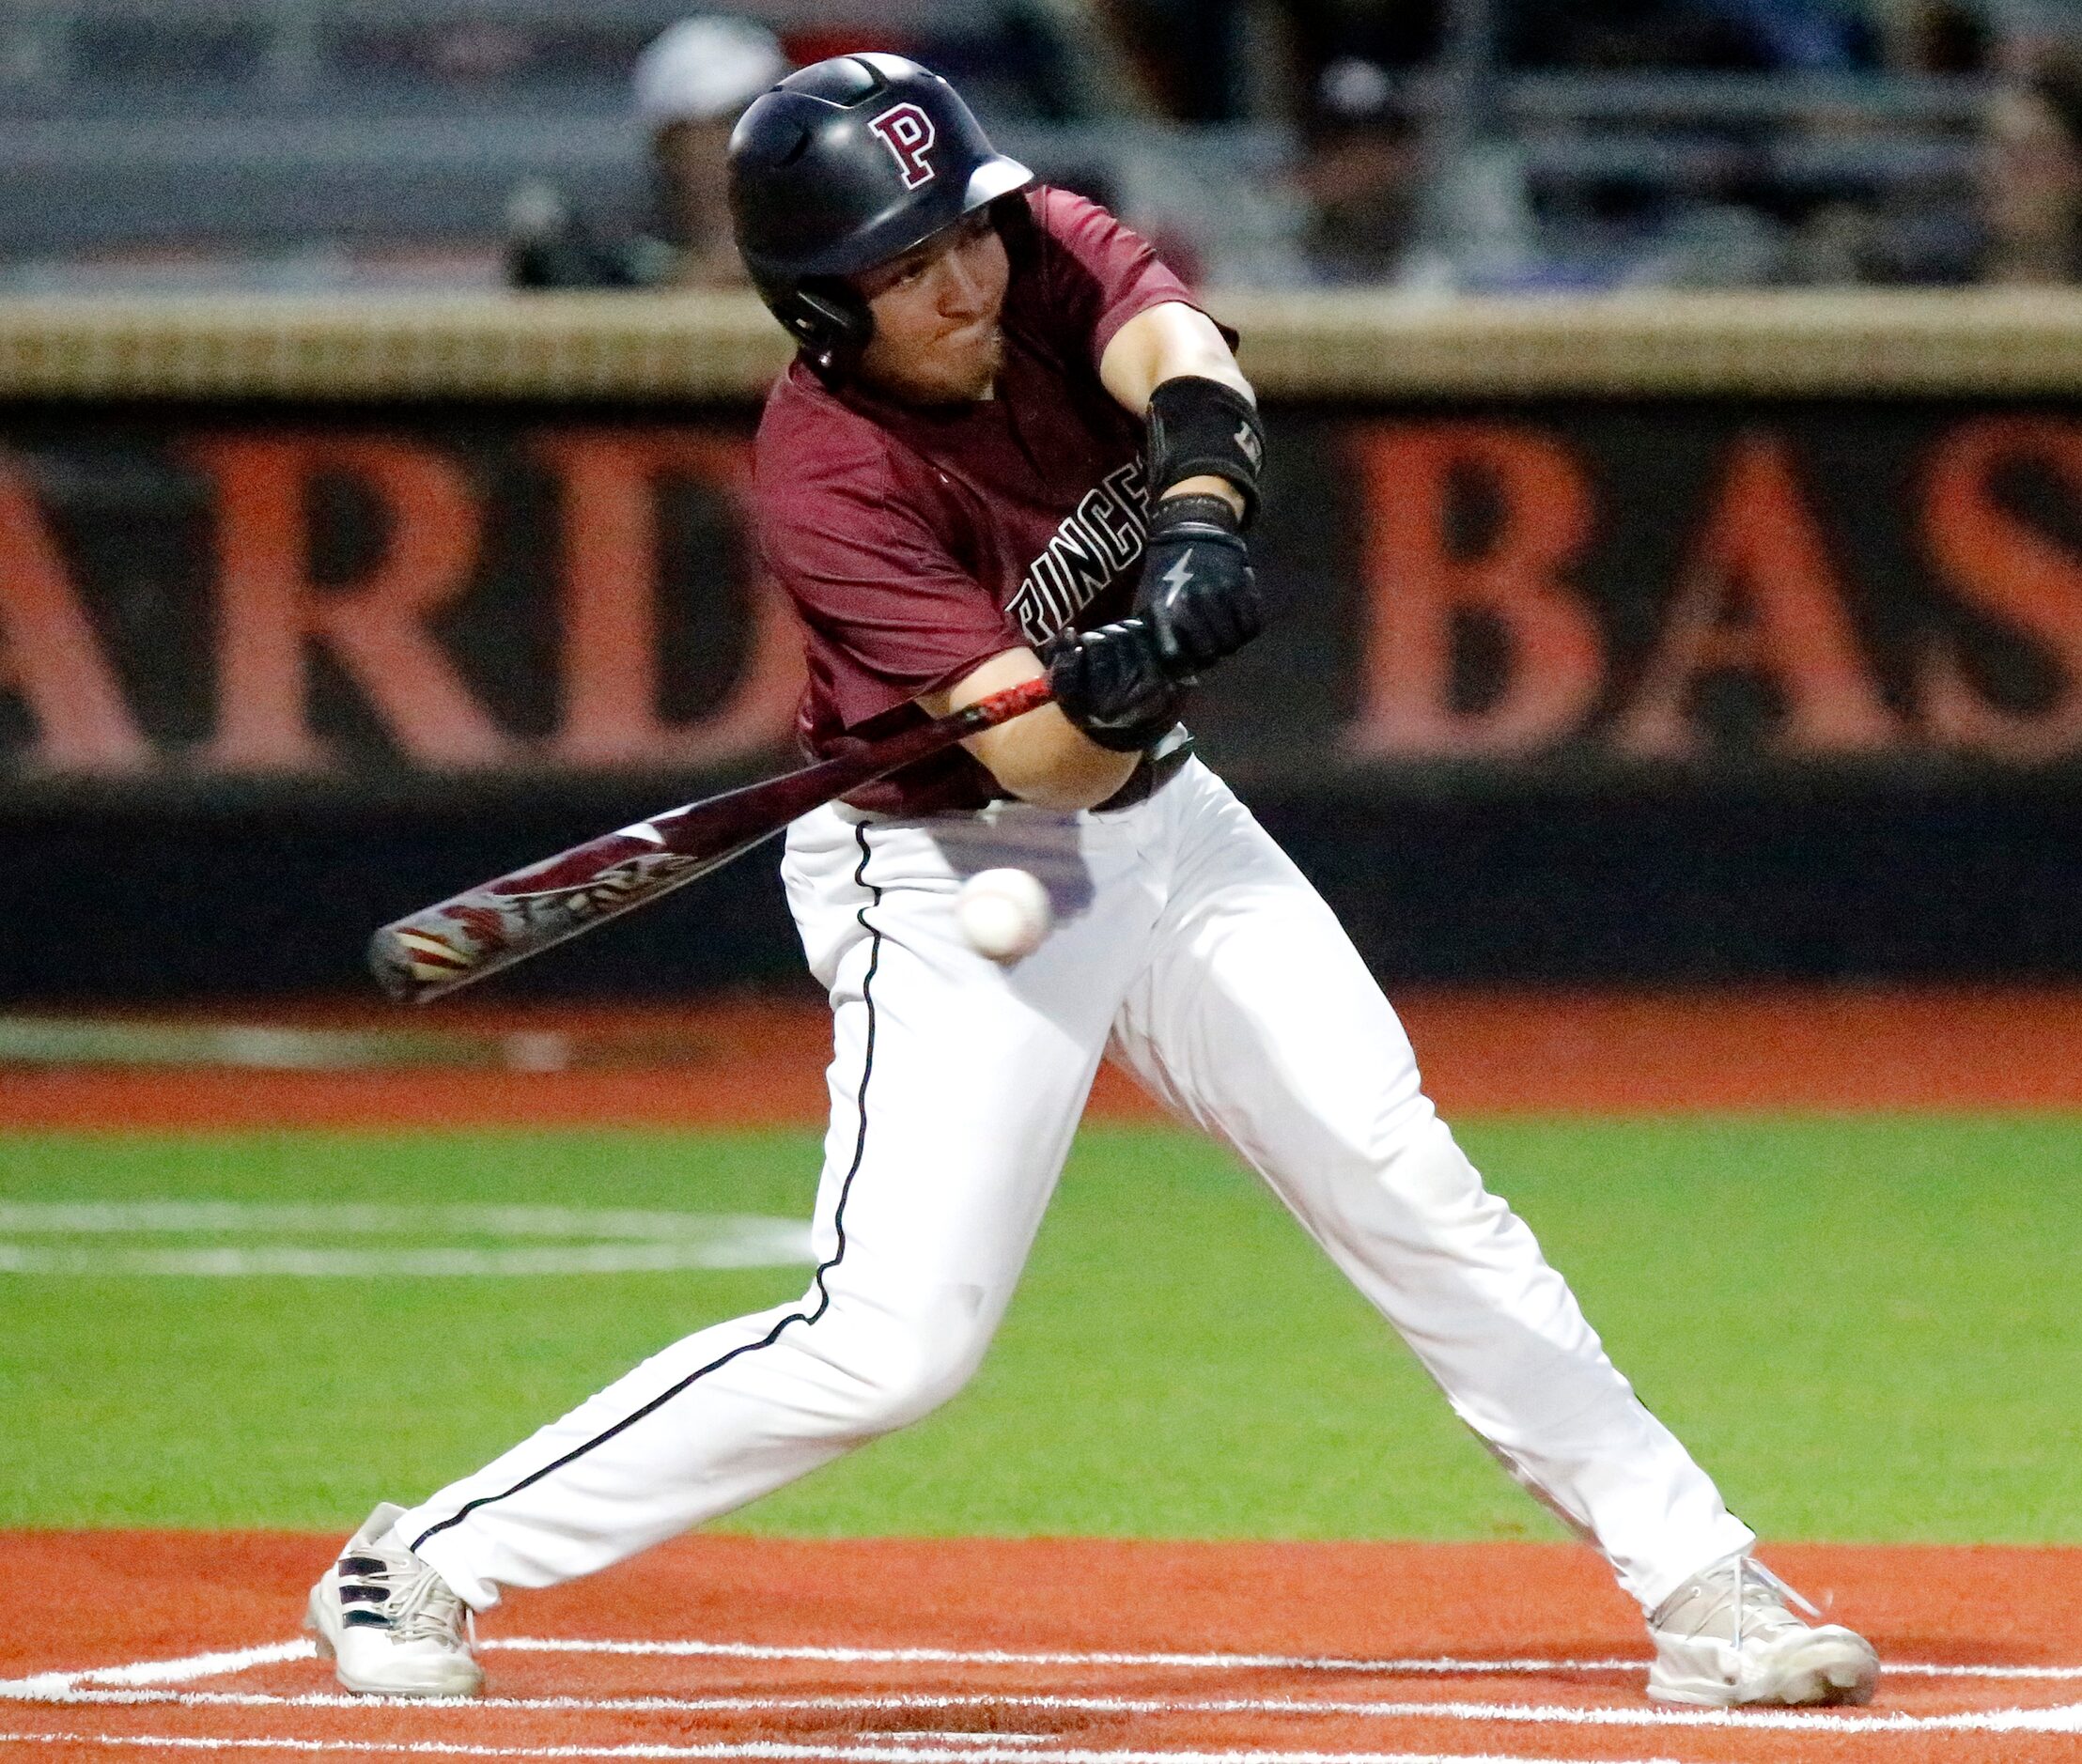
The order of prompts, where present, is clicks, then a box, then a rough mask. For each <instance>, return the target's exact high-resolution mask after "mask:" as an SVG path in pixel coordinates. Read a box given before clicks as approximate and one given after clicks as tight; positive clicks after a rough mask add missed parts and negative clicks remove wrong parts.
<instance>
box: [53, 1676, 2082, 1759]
mask: <svg viewBox="0 0 2082 1764" xmlns="http://www.w3.org/2000/svg"><path fill="white" fill-rule="evenodd" d="M36 1700H38V1701H39V1702H43V1703H46V1704H68V1705H74V1706H77V1705H82V1704H101V1705H117V1706H126V1707H135V1706H141V1705H160V1706H171V1707H177V1708H184V1709H371V1708H378V1709H417V1710H449V1711H451V1712H457V1711H460V1712H470V1711H474V1710H509V1711H521V1712H530V1713H537V1714H544V1713H559V1712H561V1713H575V1714H614V1715H658V1714H707V1715H721V1714H845V1713H870V1714H872V1713H877V1712H895V1711H898V1710H954V1709H992V1710H1001V1709H1002V1710H1022V1711H1033V1712H1062V1713H1068V1714H1089V1715H1169V1716H1179V1715H1185V1716H1201V1717H1209V1716H1216V1717H1219V1716H1231V1715H1277V1716H1290V1717H1292V1716H1299V1717H1303V1718H1311V1717H1313V1718H1325V1717H1330V1718H1339V1719H1343V1718H1358V1719H1363V1720H1369V1721H1416V1720H1439V1721H1457V1722H1478V1723H1487V1722H1500V1723H1505V1724H1508V1725H1520V1726H1575V1727H1714V1728H1729V1727H1741V1728H1756V1729H1767V1730H1771V1731H1775V1732H1822V1733H1834V1734H1841V1733H2082V1703H2071V1704H2062V1705H2059V1706H2058V1707H2054V1708H2050V1709H2000V1710H1961V1711H1957V1712H1951V1713H1939V1714H1934V1715H1913V1714H1908V1713H1906V1712H1904V1711H1900V1710H1886V1711H1883V1712H1881V1713H1878V1714H1868V1713H1864V1712H1862V1711H1857V1710H1829V1711H1827V1712H1823V1711H1820V1710H1794V1709H1778V1710H1770V1709H1734V1710H1724V1709H1684V1708H1669V1707H1664V1706H1660V1705H1641V1706H1638V1707H1630V1708H1624V1709H1606V1708H1583V1707H1580V1706H1578V1705H1575V1704H1567V1703H1486V1702H1464V1701H1436V1702H1435V1701H1422V1700H1404V1701H1391V1700H1381V1699H1368V1700H1364V1701H1349V1700H1335V1699H1330V1698H1314V1697H1282V1696H1264V1697H1246V1696H1235V1697H1158V1696H1081V1695H1076V1694H1029V1693H1018V1692H966V1691H959V1692H956V1691H951V1692H946V1693H933V1692H925V1691H920V1692H910V1693H904V1694H886V1695H874V1694H868V1695H831V1694H802V1695H762V1696H574V1695H552V1696H478V1697H440V1698H434V1697H373V1696H355V1695H351V1694H343V1693H339V1692H329V1691H312V1692H303V1693H297V1694H268V1693H265V1692H242V1691H145V1690H95V1689H75V1690H72V1691H70V1692H67V1693H64V1694H58V1695H54V1696H49V1697H42V1698H38V1699H36ZM1281 1756H1286V1754H1284V1753H1282V1755H1281Z"/></svg>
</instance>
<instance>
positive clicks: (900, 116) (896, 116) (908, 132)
mask: <svg viewBox="0 0 2082 1764" xmlns="http://www.w3.org/2000/svg"><path fill="white" fill-rule="evenodd" d="M867 126H868V127H869V128H870V129H872V130H874V131H875V132H876V133H877V134H878V135H879V136H880V137H881V140H882V145H883V146H884V147H887V148H889V150H890V151H891V153H893V154H894V155H895V157H896V169H897V170H898V171H900V172H902V173H903V174H904V188H905V189H906V190H916V189H917V188H918V186H919V185H920V184H924V183H929V182H931V181H932V176H933V168H932V167H931V166H930V165H929V164H927V163H926V162H925V149H926V148H927V147H931V146H932V144H933V143H934V142H935V141H936V140H938V139H939V138H940V136H939V132H938V131H937V130H935V129H934V127H933V119H932V118H931V117H930V116H926V115H925V113H924V111H922V110H920V109H919V108H918V106H917V105H916V104H898V105H895V106H894V107H893V108H892V109H889V110H885V111H884V112H883V113H882V114H881V115H880V116H877V117H876V118H875V119H874V120H873V121H871V122H870V123H869V124H868V125H867Z"/></svg>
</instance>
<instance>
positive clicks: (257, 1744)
mask: <svg viewBox="0 0 2082 1764" xmlns="http://www.w3.org/2000/svg"><path fill="white" fill-rule="evenodd" d="M0 1745H105V1746H131V1747H144V1746H153V1747H166V1748H175V1747H179V1748H181V1749H184V1750H189V1751H205V1752H215V1751H227V1752H228V1751H245V1752H256V1751H265V1752H350V1753H356V1754H359V1755H360V1756H365V1757H369V1756H375V1757H404V1756H443V1757H522V1758H561V1757H570V1758H783V1759H785V1758H855V1759H860V1760H862V1761H863V1764H1027V1761H1028V1760H1039V1761H1040V1764H1679V1760H1677V1759H1675V1758H1663V1757H1657V1758H1634V1759H1612V1758H1600V1759H1592V1758H1553V1757H1550V1758H1542V1759H1537V1760H1529V1759H1527V1758H1525V1757H1522V1756H1518V1755H1517V1754H1515V1753H1508V1752H1480V1753H1469V1752H1251V1751H1232V1752H1172V1751H1162V1752H1105V1751H1092V1750H1089V1749H1086V1748H1082V1747H1059V1748H1049V1749H1042V1748H1038V1747H1028V1746H1024V1745H1020V1746H1006V1745H1004V1744H1002V1741H1001V1742H997V1743H992V1744H988V1745H971V1746H960V1747H956V1746H943V1745H931V1746H921V1745H915V1744H911V1745H880V1744H866V1745H862V1744H859V1743H847V1744H831V1745H818V1744H809V1745H793V1744H788V1743H785V1742H783V1741H773V1740H757V1741H743V1742H741V1743H737V1744H733V1743H730V1742H728V1741H723V1742H720V1743H716V1744H708V1745H658V1744H643V1743H632V1744H628V1745H468V1744H462V1743H458V1742H454V1741H439V1740H405V1741H391V1742H389V1743H384V1742H382V1741H365V1740H268V1739H241V1740H206V1739H197V1738H185V1737H182V1738H164V1737H161V1736H158V1735H152V1734H108V1733H0Z"/></svg>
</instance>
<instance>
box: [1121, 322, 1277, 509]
mask: <svg viewBox="0 0 2082 1764" xmlns="http://www.w3.org/2000/svg"><path fill="white" fill-rule="evenodd" d="M1184 378H1190V379H1212V380H1215V381H1218V382H1219V383H1220V384H1221V385H1224V386H1227V387H1229V388H1231V389H1232V390H1233V391H1235V392H1236V393H1238V394H1240V395H1242V396H1243V397H1245V398H1249V399H1251V402H1253V403H1255V402H1256V395H1255V394H1253V393H1252V391H1251V382H1250V381H1249V380H1248V379H1245V378H1244V374H1243V369H1242V368H1240V367H1238V366H1237V365H1236V358H1235V354H1234V352H1232V350H1231V349H1230V348H1229V344H1228V342H1227V340H1226V339H1225V338H1224V337H1223V336H1222V334H1221V333H1220V331H1218V330H1217V329H1216V328H1215V321H1214V320H1213V319H1211V318H1210V317H1207V315H1206V314H1205V313H1204V312H1202V311H1200V310H1199V309H1198V308H1197V307H1193V306H1188V305H1186V304H1185V303H1184V302H1180V301H1169V302H1165V303H1164V304H1163V305H1161V306H1152V307H1151V308H1150V309H1149V310H1148V311H1147V312H1142V313H1137V314H1136V315H1135V317H1132V318H1130V319H1129V320H1128V321H1127V323H1126V324H1125V325H1123V326H1122V327H1121V328H1120V330H1119V331H1117V332H1115V333H1113V337H1112V340H1111V342H1109V343H1108V344H1107V346H1106V348H1105V351H1104V353H1102V354H1101V355H1100V357H1099V379H1100V381H1101V383H1102V384H1104V386H1105V387H1106V389H1107V391H1108V392H1110V393H1111V394H1112V395H1113V396H1114V398H1115V399H1116V400H1117V401H1118V402H1119V404H1120V405H1121V406H1122V408H1123V409H1124V410H1127V411H1129V412H1130V413H1131V414H1133V415H1135V416H1142V415H1144V414H1145V413H1146V412H1147V411H1148V410H1149V396H1150V394H1151V393H1153V392H1155V391H1156V390H1157V388H1158V387H1159V386H1161V385H1162V384H1163V383H1164V382H1165V381H1166V380H1167V379H1184ZM1181 488H1183V486H1181Z"/></svg>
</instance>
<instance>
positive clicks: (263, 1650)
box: [0, 1635, 2082, 1702]
mask: <svg viewBox="0 0 2082 1764" xmlns="http://www.w3.org/2000/svg"><path fill="white" fill-rule="evenodd" d="M477 1648H478V1651H479V1652H489V1651H492V1650H500V1651H511V1652H516V1653H560V1654H561V1653H570V1654H611V1655H623V1656H636V1657H641V1656H656V1657H660V1658H668V1659H669V1658H690V1659H721V1660H807V1661H816V1662H820V1663H832V1664H839V1665H857V1664H865V1665H957V1666H959V1665H993V1666H995V1665H1013V1666H1073V1667H1083V1666H1097V1667H1109V1666H1178V1667H1187V1668H1192V1669H1198V1670H1204V1671H1261V1670H1294V1671H1309V1672H1327V1673H1337V1672H1351V1673H1367V1674H1377V1675H1387V1676H1390V1677H1413V1676H1437V1677H1451V1678H1457V1677H1462V1676H1479V1675H1505V1676H1538V1675H1546V1674H1552V1673H1596V1672H1616V1673H1640V1672H1645V1671H1647V1669H1648V1662H1647V1661H1646V1660H1542V1659H1515V1660H1463V1659H1457V1658H1454V1657H1453V1656H1451V1655H1430V1656H1404V1657H1397V1658H1391V1659H1385V1660H1384V1659H1374V1660H1361V1659H1351V1658H1341V1657H1338V1656H1335V1655H1307V1654H1232V1653H1126V1652H1120V1651H1081V1652H1080V1651H1068V1650H1057V1651H1046V1652H1043V1651H1028V1650H1018V1649H1012V1648H833V1647H813V1646H808V1645H802V1646H785V1645H777V1644H773V1643H763V1642H708V1641H602V1640H587V1639H583V1638H573V1637H568V1636H530V1635H505V1636H488V1637H486V1638H484V1639H483V1640H481V1641H479V1643H478V1644H477ZM316 1652H317V1649H315V1648H313V1647H312V1645H311V1643H310V1642H309V1641H308V1640H306V1639H301V1638H300V1639H298V1640H296V1641H288V1642H268V1643H264V1644H262V1645H260V1646H258V1647H255V1648H240V1649H237V1650H234V1651H228V1652H223V1651H220V1652H212V1653H203V1654H191V1655H188V1656H186V1657H184V1658H181V1659H178V1660H148V1661H143V1662H139V1663H135V1664H132V1665H120V1666H97V1667H92V1668H88V1669H85V1670H80V1671H73V1672H42V1673H38V1674H36V1675H34V1676H33V1677H30V1678H25V1679H0V1700H14V1701H27V1702H42V1701H47V1700H51V1699H52V1697H53V1695H54V1694H55V1693H59V1692H63V1691H67V1690H70V1688H71V1687H73V1686H74V1685H81V1684H85V1685H142V1684H179V1683H183V1682H189V1681H192V1680H194V1679H215V1678H225V1677H228V1676H230V1675H231V1674H234V1673H239V1672H244V1671H248V1670H250V1669H251V1668H253V1667H255V1666H268V1665H277V1664H280V1663H284V1662H286V1661H291V1660H309V1659H311V1658H313V1657H314V1656H315V1654H316ZM1881 1671H1882V1672H1883V1673H1884V1674H1885V1675H1887V1676H1888V1677H1891V1678H1932V1679H2023V1680H2032V1679H2047V1680H2067V1679H2082V1666H2027V1665H2017V1666H1995V1665H1965V1666H1952V1665H1937V1664H1932V1663H1921V1662H1907V1661H1892V1660H1889V1661H1884V1662H1882V1663H1881Z"/></svg>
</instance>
